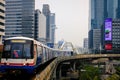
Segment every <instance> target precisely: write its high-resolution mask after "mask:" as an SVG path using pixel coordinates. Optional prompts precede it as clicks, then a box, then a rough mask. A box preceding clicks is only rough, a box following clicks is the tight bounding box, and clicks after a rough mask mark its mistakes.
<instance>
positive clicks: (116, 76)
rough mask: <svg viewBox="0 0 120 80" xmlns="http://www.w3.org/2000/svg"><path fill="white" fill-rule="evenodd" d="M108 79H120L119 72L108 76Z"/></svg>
mask: <svg viewBox="0 0 120 80" xmlns="http://www.w3.org/2000/svg"><path fill="white" fill-rule="evenodd" d="M106 80H120V76H119V75H118V74H113V75H111V76H110V77H108V78H107V79H106Z"/></svg>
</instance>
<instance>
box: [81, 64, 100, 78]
mask: <svg viewBox="0 0 120 80" xmlns="http://www.w3.org/2000/svg"><path fill="white" fill-rule="evenodd" d="M82 69H83V70H84V71H81V69H80V80H100V77H99V76H100V72H99V68H96V67H94V66H90V65H86V66H84V67H83V68H82Z"/></svg>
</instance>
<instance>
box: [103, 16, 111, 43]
mask: <svg viewBox="0 0 120 80" xmlns="http://www.w3.org/2000/svg"><path fill="white" fill-rule="evenodd" d="M111 40H112V19H111V18H107V19H106V20H105V41H111Z"/></svg>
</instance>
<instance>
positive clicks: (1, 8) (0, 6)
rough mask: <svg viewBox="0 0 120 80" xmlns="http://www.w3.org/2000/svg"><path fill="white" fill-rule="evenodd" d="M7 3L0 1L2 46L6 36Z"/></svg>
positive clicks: (0, 39)
mask: <svg viewBox="0 0 120 80" xmlns="http://www.w3.org/2000/svg"><path fill="white" fill-rule="evenodd" d="M4 31H5V1H4V0H0V44H2V37H3V36H4V35H5V32H4Z"/></svg>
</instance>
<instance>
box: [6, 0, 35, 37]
mask: <svg viewBox="0 0 120 80" xmlns="http://www.w3.org/2000/svg"><path fill="white" fill-rule="evenodd" d="M34 11H35V0H6V12H5V13H6V18H5V20H6V23H5V26H6V29H5V38H8V37H14V36H25V37H31V38H34Z"/></svg>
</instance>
